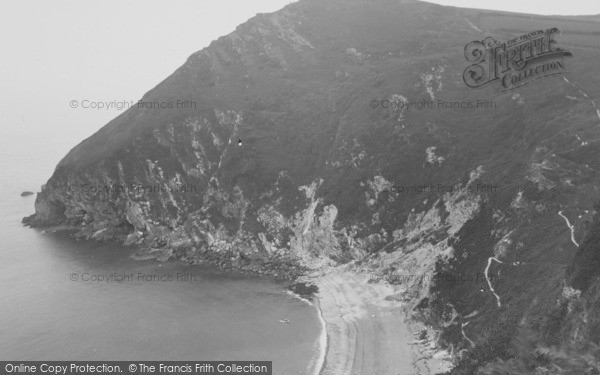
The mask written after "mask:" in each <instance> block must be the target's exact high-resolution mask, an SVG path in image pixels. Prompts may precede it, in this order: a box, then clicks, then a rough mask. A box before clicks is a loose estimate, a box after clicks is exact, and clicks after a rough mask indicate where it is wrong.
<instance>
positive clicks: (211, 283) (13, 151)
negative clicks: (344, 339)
mask: <svg viewBox="0 0 600 375" xmlns="http://www.w3.org/2000/svg"><path fill="white" fill-rule="evenodd" d="M57 128H59V127H53V128H44V127H40V126H38V127H31V126H18V124H16V125H15V124H12V125H11V126H7V125H6V124H4V125H1V126H0V142H1V146H2V147H0V170H1V172H0V173H1V174H2V181H1V182H2V186H1V189H0V212H1V214H0V238H1V239H2V240H1V241H0V360H5V361H8V360H10V361H17V360H19V361H25V360H46V361H50V360H71V361H74V360H80V361H86V360H90V361H91V360H98V361H116V360H136V361H137V360H154V361H180V360H181V361H194V360H198V361H200V360H214V361H219V360H223V361H226V360H234V361H242V360H250V361H258V360H261V361H273V370H274V371H273V373H274V374H286V375H287V374H310V373H313V372H314V370H313V368H312V367H313V366H314V365H315V361H317V360H318V357H319V354H320V353H319V349H320V348H321V347H320V346H319V337H320V335H321V333H322V332H321V324H320V320H319V315H318V311H317V309H316V308H315V307H314V306H312V305H311V304H309V303H307V302H306V301H303V300H301V299H299V298H297V297H296V296H294V295H292V294H290V293H289V292H288V291H287V288H286V286H285V285H284V284H282V283H280V282H277V281H275V280H273V279H269V278H264V277H255V276H249V275H243V274H240V273H234V272H222V271H219V270H215V269H211V268H209V267H204V266H190V265H186V264H184V263H182V262H178V261H169V262H162V263H160V262H157V261H136V260H133V259H132V258H131V254H132V253H133V252H134V249H131V248H126V247H123V246H121V245H119V244H115V243H101V242H95V241H77V240H75V239H74V238H72V237H69V236H67V235H65V234H58V233H51V232H46V231H44V230H41V229H31V228H28V227H25V226H23V225H22V224H21V219H22V218H23V217H24V216H27V215H30V214H32V213H33V212H34V202H35V195H33V196H29V197H21V196H20V194H21V192H23V191H25V190H31V191H33V192H38V191H40V186H41V185H42V184H43V183H45V182H46V181H47V180H48V178H49V177H50V176H51V174H52V172H53V170H54V167H55V165H56V164H57V163H58V162H59V160H60V159H61V157H62V156H64V154H65V153H66V152H67V151H68V150H69V149H70V148H71V147H73V146H74V145H75V144H76V143H77V142H78V141H80V140H82V139H83V138H84V135H83V134H81V133H82V132H81V130H77V131H76V129H70V130H69V129H63V130H62V133H61V131H60V129H57ZM90 134H91V133H90ZM90 134H86V135H90Z"/></svg>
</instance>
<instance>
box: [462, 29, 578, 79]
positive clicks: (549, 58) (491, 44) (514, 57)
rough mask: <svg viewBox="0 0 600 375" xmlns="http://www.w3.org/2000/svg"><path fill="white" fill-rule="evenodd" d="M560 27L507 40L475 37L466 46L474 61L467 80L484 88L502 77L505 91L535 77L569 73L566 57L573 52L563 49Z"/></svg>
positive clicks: (466, 70)
mask: <svg viewBox="0 0 600 375" xmlns="http://www.w3.org/2000/svg"><path fill="white" fill-rule="evenodd" d="M556 33H560V30H559V29H558V28H556V27H553V28H551V29H546V30H537V31H534V32H531V33H529V34H524V35H521V36H519V37H517V38H514V39H511V40H509V41H507V42H505V43H500V42H498V41H497V40H495V39H494V38H492V37H487V38H485V39H483V40H481V41H479V40H474V41H472V42H471V43H469V44H467V45H466V46H465V58H466V59H467V60H468V61H469V62H471V63H472V64H471V65H469V66H468V67H467V69H465V71H464V73H463V80H464V81H465V84H466V85H467V86H469V87H473V88H475V87H481V86H483V85H485V84H487V83H490V82H493V81H496V80H500V83H501V85H502V87H503V89H504V90H510V89H514V88H517V87H519V86H522V85H524V84H526V83H528V82H531V81H533V80H534V79H538V78H543V77H548V76H551V75H554V74H563V73H565V69H566V68H565V57H571V56H572V54H571V53H570V52H568V51H565V50H564V49H562V48H559V47H558V46H557V45H556V44H557V42H556V40H554V39H553V37H554V34H556Z"/></svg>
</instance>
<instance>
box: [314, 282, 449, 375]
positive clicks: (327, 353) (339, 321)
mask: <svg viewBox="0 0 600 375" xmlns="http://www.w3.org/2000/svg"><path fill="white" fill-rule="evenodd" d="M331 271H332V272H331V273H328V274H322V275H315V276H308V277H305V278H304V279H305V280H306V281H310V282H312V283H314V284H316V285H317V286H318V287H319V292H318V293H317V295H316V300H315V303H314V304H313V305H314V306H315V308H316V309H317V314H318V316H319V319H320V322H321V326H322V331H321V335H320V337H319V341H318V342H319V344H318V349H319V355H318V358H317V359H316V360H315V361H314V362H313V364H314V367H313V371H312V373H313V374H314V375H337V374H357V375H359V374H366V373H376V374H381V375H385V374H390V375H392V374H393V375H397V374H399V373H400V374H415V373H418V374H421V375H427V374H436V373H438V372H445V371H448V370H449V369H450V368H451V367H450V366H451V364H450V362H449V361H448V360H447V358H444V357H445V355H444V353H443V351H442V352H440V353H438V354H437V355H436V354H435V352H433V351H432V350H431V349H427V348H425V347H423V345H425V344H426V343H428V341H427V340H417V339H416V338H415V336H417V335H418V334H417V333H416V332H415V330H417V331H418V329H417V328H418V327H417V326H418V324H416V323H415V324H411V323H410V322H407V319H406V318H407V317H406V314H405V313H404V312H403V311H402V307H403V306H402V305H401V304H400V303H398V302H394V301H389V300H386V299H385V297H387V296H389V295H393V294H395V293H396V291H395V287H394V286H392V285H389V284H387V283H368V282H367V281H368V279H367V278H366V277H365V276H364V275H359V274H355V273H353V272H349V271H337V270H331Z"/></svg>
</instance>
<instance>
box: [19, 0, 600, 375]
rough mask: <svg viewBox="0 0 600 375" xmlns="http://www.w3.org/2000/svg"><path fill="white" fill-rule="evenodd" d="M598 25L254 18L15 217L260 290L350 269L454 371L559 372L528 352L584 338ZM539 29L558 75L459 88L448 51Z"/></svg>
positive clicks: (78, 156) (464, 14) (591, 284)
mask: <svg viewBox="0 0 600 375" xmlns="http://www.w3.org/2000/svg"><path fill="white" fill-rule="evenodd" d="M599 22H600V19H598V18H594V17H588V18H586V19H583V18H576V17H560V18H559V17H554V18H551V17H537V16H535V17H534V16H531V17H530V16H522V15H516V14H508V13H495V12H487V11H475V10H464V9H458V8H449V7H442V6H437V5H432V4H427V3H419V2H412V1H406V2H400V1H391V0H390V1H388V0H377V1H366V0H347V1H343V2H342V1H337V0H336V1H331V0H329V1H322V0H303V1H300V2H298V3H295V4H292V5H289V6H287V7H286V8H284V9H282V10H281V11H279V12H276V13H273V14H262V15H258V16H256V17H254V18H253V19H251V20H249V21H248V22H247V23H245V24H243V25H241V26H239V27H238V28H237V30H236V31H235V32H233V33H232V34H230V35H228V36H225V37H222V38H220V39H219V40H217V41H215V42H213V43H212V44H211V45H210V46H209V47H207V48H206V49H204V50H202V51H199V52H197V53H195V54H193V55H192V56H191V57H190V58H189V59H188V61H186V63H185V64H184V65H183V66H182V67H181V68H179V69H178V70H177V71H176V72H174V73H173V74H172V75H171V76H170V77H168V78H167V79H166V80H165V81H163V82H162V83H161V84H159V85H158V86H157V87H155V88H154V89H152V90H151V91H149V92H148V93H147V94H146V95H145V96H144V97H143V98H142V99H141V101H142V103H143V104H141V105H139V106H135V107H133V108H131V109H129V110H128V111H126V112H125V113H124V114H122V115H121V116H119V117H117V118H116V119H114V120H113V121H111V122H110V123H109V124H107V125H106V126H105V127H103V128H102V129H101V130H100V131H98V132H97V133H96V134H94V135H93V136H91V137H90V138H88V139H86V140H85V141H83V142H82V143H81V144H79V145H78V146H76V147H75V148H74V149H73V150H72V151H71V152H69V154H68V155H67V156H66V157H65V158H64V159H63V160H62V161H61V162H60V164H59V165H58V166H57V168H56V170H55V172H54V174H53V176H52V177H51V178H50V180H49V181H48V183H47V184H46V185H45V186H44V187H43V189H42V191H41V193H39V194H38V197H37V200H36V206H35V208H36V213H35V214H34V215H32V216H31V217H29V218H26V219H24V222H25V223H27V224H29V225H32V226H56V225H62V226H66V227H69V228H73V229H75V230H76V231H77V236H80V237H83V238H88V239H97V240H117V241H122V242H124V243H125V244H127V245H135V246H137V247H138V248H139V251H138V255H139V256H140V257H150V258H157V259H159V260H167V259H170V258H179V259H183V260H185V261H188V262H191V263H201V262H209V263H212V264H214V265H217V266H220V267H224V268H230V267H231V268H240V269H244V270H248V271H254V272H259V273H269V274H273V275H276V276H279V277H294V276H298V275H301V274H303V273H304V272H305V271H307V270H310V269H319V268H322V267H325V266H335V265H336V264H345V263H350V262H353V265H354V266H353V267H355V269H356V270H357V272H370V273H372V276H373V280H377V279H386V280H387V281H389V282H391V283H395V284H401V285H402V286H403V290H404V293H402V295H401V296H398V298H400V299H403V300H405V301H406V302H408V305H410V306H414V310H413V314H414V316H415V318H418V319H421V320H423V321H425V322H427V323H428V324H430V325H431V326H433V327H435V328H436V329H437V330H438V332H439V335H438V336H437V337H436V339H435V344H436V345H438V346H439V347H445V348H450V349H453V352H454V354H455V357H456V359H457V363H458V367H457V369H456V370H455V371H456V373H461V371H462V372H464V373H472V372H473V371H475V370H474V369H476V368H483V367H484V366H486V363H488V365H487V366H488V367H487V368H486V370H485V371H492V368H493V366H513V367H514V368H517V369H518V370H515V371H517V372H515V373H527V372H518V371H526V370H523V369H520V367H518V366H524V367H523V368H527V366H530V365H532V364H533V365H534V366H538V365H539V366H546V365H548V363H549V362H548V361H553V360H556V361H559V359H556V356H555V357H552V358H551V359H548V358H547V357H548V356H550V354H548V353H549V352H548V350H549V349H548V350H546V351H545V352H543V353H542V354H543V355H537V354H535V353H538V352H539V350H540V348H550V347H552V348H554V349H553V350H557V353H558V351H559V349H558V347H560V346H561V345H563V346H565V345H579V344H581V345H583V344H586V345H587V344H589V343H590V342H595V343H597V342H598V340H599V339H600V337H598V335H587V334H582V329H583V330H585V329H591V328H590V326H589V325H590V324H592V323H591V321H590V320H589V319H588V318H589V316H588V315H587V314H589V308H588V307H589V306H592V305H593V301H595V298H597V297H594V295H595V294H594V293H596V292H594V291H595V290H597V288H598V282H597V278H596V277H595V276H594V277H591V278H590V277H587V278H586V277H582V276H581V275H580V274H581V272H580V271H581V269H584V268H585V267H584V266H582V262H583V263H585V262H587V260H588V259H590V258H593V259H595V258H596V257H595V256H594V255H593V254H594V253H595V250H594V249H595V248H594V247H593V246H595V245H594V244H593V243H592V242H593V241H592V240H586V238H587V237H589V238H595V237H594V235H596V236H597V234H595V232H594V230H593V229H594V228H596V229H597V225H592V224H591V223H592V221H593V220H594V217H595V215H596V212H597V211H596V210H595V209H594V204H595V202H597V201H598V199H599V193H600V192H599V191H598V187H600V180H599V177H600V176H599V174H598V171H599V169H600V163H599V162H598V160H600V158H599V156H600V152H599V148H598V140H600V127H599V125H600V111H599V110H598V105H600V103H599V102H598V100H596V98H598V97H599V96H600V85H599V83H600V74H598V73H599V71H598V67H597V61H598V58H599V57H600V43H599V42H598V30H599V29H600V23H599ZM550 27H559V28H561V29H562V36H561V37H560V38H558V41H559V43H560V45H561V47H563V48H565V49H567V50H568V51H570V52H571V53H573V56H574V57H573V58H571V59H569V60H567V63H568V71H569V73H568V74H566V75H564V76H560V75H559V76H555V77H549V78H545V79H542V80H537V81H534V82H531V83H529V84H527V85H525V86H522V87H520V88H518V89H514V90H510V91H504V92H503V91H500V89H499V85H487V86H484V87H481V88H478V89H472V88H469V87H467V86H466V85H465V84H464V82H463V71H464V69H465V67H466V66H467V65H468V63H467V61H466V60H465V58H464V54H463V50H464V47H465V45H466V44H467V43H468V42H470V41H472V40H481V39H483V38H484V37H486V36H494V37H495V38H496V39H498V40H501V41H505V40H509V39H511V38H513V37H516V36H518V35H521V34H524V33H527V32H529V31H533V30H537V29H545V28H550ZM385 100H389V102H385ZM440 100H441V101H443V102H469V101H470V102H472V103H478V101H480V102H481V103H482V104H481V107H480V108H475V109H473V108H466V109H464V108H460V107H456V105H455V104H454V105H452V104H449V105H446V104H441V106H440V102H438V101H440ZM429 101H430V102H431V103H433V105H432V106H431V107H429V108H420V109H419V108H417V107H412V108H407V106H408V105H406V106H404V108H395V109H392V108H383V106H385V104H384V103H386V104H389V103H409V102H429ZM489 101H493V106H492V104H491V103H490V102H489ZM484 102H485V103H488V104H489V105H488V106H487V107H485V105H484V104H483V103H484ZM161 103H170V104H161ZM373 103H375V104H373ZM596 103H598V104H596ZM452 106H454V108H451V107H452ZM373 107H376V108H373ZM239 140H241V144H240V143H239ZM596 220H598V219H596ZM580 244H581V246H582V248H581V249H579V246H580ZM577 254H579V255H577ZM576 255H577V256H576ZM567 268H570V269H572V270H573V271H571V272H570V273H569V276H567ZM435 275H438V276H437V277H435ZM439 275H442V276H443V277H439ZM573 283H574V284H573ZM572 284H573V285H572ZM575 284H577V285H575ZM574 306H575V307H577V308H575V307H574ZM586 306H587V307H586ZM595 319H597V315H594V319H592V321H595ZM586 327H587V328H586ZM594 327H595V328H594V329H596V330H597V327H596V326H594ZM530 332H533V333H530ZM523 335H525V336H527V337H533V339H532V340H530V341H531V342H534V344H531V345H530V344H527V345H529V346H527V347H526V348H525V349H523V346H519V345H521V344H519V343H521V342H522V341H523V340H521V339H520V338H522V337H523ZM528 343H529V341H528ZM523 345H525V344H523ZM516 348H519V349H518V350H517V349H516ZM569 348H570V347H569ZM521 349H523V350H526V351H527V353H534V354H527V356H526V357H525V358H523V357H522V356H521V354H520V353H519V350H521ZM536 350H537V351H538V352H536ZM564 350H567V349H564ZM569 350H570V349H569ZM550 357H551V356H550ZM500 360H502V361H508V362H503V364H502V365H499V364H497V363H495V362H497V361H500ZM511 361H512V362H511ZM544 361H546V362H544ZM511 368H512V367H511ZM490 373H492V372H490ZM509 373H510V372H509Z"/></svg>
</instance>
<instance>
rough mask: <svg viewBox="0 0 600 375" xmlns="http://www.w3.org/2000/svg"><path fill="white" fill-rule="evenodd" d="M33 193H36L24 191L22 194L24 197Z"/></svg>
mask: <svg viewBox="0 0 600 375" xmlns="http://www.w3.org/2000/svg"><path fill="white" fill-rule="evenodd" d="M33 194H35V193H34V192H33V191H24V192H22V193H21V196H22V197H28V196H30V195H33Z"/></svg>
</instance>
